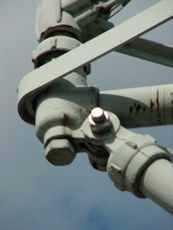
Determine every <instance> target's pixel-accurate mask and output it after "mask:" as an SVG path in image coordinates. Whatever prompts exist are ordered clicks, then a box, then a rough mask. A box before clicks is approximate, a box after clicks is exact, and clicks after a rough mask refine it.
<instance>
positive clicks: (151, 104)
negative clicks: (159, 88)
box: [150, 99, 155, 112]
mask: <svg viewBox="0 0 173 230" xmlns="http://www.w3.org/2000/svg"><path fill="white" fill-rule="evenodd" d="M154 106H155V104H154V102H153V100H152V99H151V100H150V110H151V112H153V110H154Z"/></svg>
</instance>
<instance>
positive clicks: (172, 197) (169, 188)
mask: <svg viewBox="0 0 173 230" xmlns="http://www.w3.org/2000/svg"><path fill="white" fill-rule="evenodd" d="M172 178H173V164H172V163H171V162H169V161H168V160H165V159H160V160H157V161H155V162H154V163H153V164H152V165H151V166H150V167H149V168H148V169H147V170H146V172H145V174H144V176H143V179H142V183H141V191H142V192H143V194H144V195H145V196H146V197H148V198H150V199H152V200H153V201H154V202H156V203H158V204H159V205H160V206H161V207H163V208H165V209H166V210H167V211H168V212H170V213H172V214H173V180H172Z"/></svg>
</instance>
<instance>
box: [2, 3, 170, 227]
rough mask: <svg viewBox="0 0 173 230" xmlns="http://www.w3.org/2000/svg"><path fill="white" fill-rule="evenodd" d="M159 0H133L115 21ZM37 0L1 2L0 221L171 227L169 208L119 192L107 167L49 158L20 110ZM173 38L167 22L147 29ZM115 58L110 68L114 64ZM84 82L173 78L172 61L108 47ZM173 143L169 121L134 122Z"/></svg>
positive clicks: (121, 83)
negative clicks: (153, 59)
mask: <svg viewBox="0 0 173 230" xmlns="http://www.w3.org/2000/svg"><path fill="white" fill-rule="evenodd" d="M155 2H157V0H145V1H144V0H143V1H142V0H132V3H130V4H129V5H128V7H126V8H125V9H124V10H123V11H122V13H120V15H119V16H117V17H115V18H113V19H112V20H113V22H114V23H115V24H118V23H120V22H121V21H123V20H124V19H125V18H127V17H130V16H132V15H134V14H136V13H137V12H140V11H142V10H143V9H144V8H146V7H148V6H149V5H151V4H154V3H155ZM37 4H38V0H30V1H22V0H15V1H9V0H1V3H0V26H1V34H0V41H1V42H0V82H1V84H0V87H1V90H0V100H1V119H0V129H1V132H0V146H1V152H0V178H1V186H0V229H2V230H23V229H25V230H31V229H32V230H38V229H41V230H47V229H51V230H55V229H61V230H68V229H75V230H78V229H82V230H85V229H86V230H87V229H92V230H95V229H100V230H113V229H118V230H121V229H122V230H126V229H128V230H129V229H133V230H134V229H139V228H140V230H144V229H145V230H146V229H147V228H148V229H157V230H163V229H164V230H170V229H172V227H173V219H172V216H171V215H170V214H169V213H167V212H165V211H164V210H162V209H161V208H159V207H158V206H157V205H155V204H153V203H152V202H151V201H150V200H147V199H145V200H140V199H138V198H135V197H134V196H133V195H131V194H129V193H122V192H119V191H118V190H117V189H116V188H115V187H114V186H113V184H112V182H111V181H110V179H109V178H108V176H107V175H106V174H105V173H101V172H97V171H95V170H94V169H92V167H91V166H90V165H89V163H88V159H87V157H86V155H85V154H81V155H79V156H78V157H77V158H76V160H75V162H74V163H73V164H71V165H70V166H68V167H64V168H59V167H53V166H51V165H50V164H49V163H48V162H47V161H46V160H45V159H44V156H43V148H42V146H41V144H40V143H39V142H38V140H37V139H36V137H35V130H34V127H32V126H30V125H28V124H25V123H24V122H22V121H21V120H20V118H19V116H18V114H17V109H16V107H17V106H16V105H17V99H16V98H17V94H16V89H17V85H18V82H19V80H20V79H21V78H22V77H23V76H24V75H25V74H26V73H28V72H29V71H31V70H32V68H33V67H32V63H31V52H32V50H33V49H34V48H35V47H36V45H37V42H36V37H35V33H34V18H35V10H36V6H37ZM145 37H147V38H152V39H154V40H157V41H162V42H165V43H168V44H170V45H171V44H172V45H173V40H172V37H173V26H172V24H171V22H169V23H167V24H166V25H164V26H162V27H161V28H159V29H156V30H155V31H154V32H152V33H149V34H147V35H146V36H145ZM112 66H113V67H114V68H112ZM88 79H89V83H90V84H92V85H95V86H97V87H99V88H101V89H113V88H125V87H135V86H144V85H156V84H162V83H165V84H167V83H172V81H173V80H172V69H170V68H167V67H162V66H160V65H156V64H152V63H147V62H145V61H141V60H137V59H134V58H131V57H127V56H124V55H121V54H116V53H112V54H110V55H108V56H106V57H104V58H101V59H100V60H98V61H97V62H96V63H94V65H93V67H92V75H91V76H89V77H88ZM137 131H139V132H142V133H150V134H151V135H153V136H154V137H155V138H157V140H158V141H159V143H161V144H163V145H165V146H169V147H173V132H172V126H167V127H157V128H145V129H139V130H137Z"/></svg>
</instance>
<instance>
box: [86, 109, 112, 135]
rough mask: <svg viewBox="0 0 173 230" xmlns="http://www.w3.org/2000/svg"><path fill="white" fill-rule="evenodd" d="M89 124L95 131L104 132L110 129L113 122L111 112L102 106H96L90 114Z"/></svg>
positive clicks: (97, 132)
mask: <svg viewBox="0 0 173 230" xmlns="http://www.w3.org/2000/svg"><path fill="white" fill-rule="evenodd" d="M88 119H89V124H90V126H91V129H92V131H93V133H95V134H103V133H105V132H107V131H109V130H110V128H111V122H110V118H109V114H108V112H107V111H104V110H103V109H102V108H100V107H96V108H94V109H93V110H92V111H91V113H90V115H89V118H88Z"/></svg>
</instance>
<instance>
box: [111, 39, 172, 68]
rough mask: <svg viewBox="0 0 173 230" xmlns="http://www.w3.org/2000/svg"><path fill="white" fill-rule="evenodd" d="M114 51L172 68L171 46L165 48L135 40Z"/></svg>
mask: <svg viewBox="0 0 173 230" xmlns="http://www.w3.org/2000/svg"><path fill="white" fill-rule="evenodd" d="M114 51H117V52H119V53H123V54H127V55H129V56H133V57H137V58H140V59H143V60H146V61H150V62H153V63H157V64H161V65H165V66H169V67H173V46H172V47H171V46H166V45H163V44H160V43H157V42H154V41H150V40H147V39H142V38H136V39H135V40H133V41H131V42H130V43H128V44H126V45H125V46H123V47H121V48H118V49H115V50H114Z"/></svg>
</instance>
